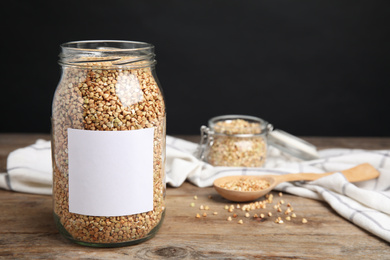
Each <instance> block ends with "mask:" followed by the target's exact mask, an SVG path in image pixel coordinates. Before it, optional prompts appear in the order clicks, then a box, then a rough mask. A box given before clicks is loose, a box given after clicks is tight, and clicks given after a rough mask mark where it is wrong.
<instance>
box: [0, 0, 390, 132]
mask: <svg viewBox="0 0 390 260" xmlns="http://www.w3.org/2000/svg"><path fill="white" fill-rule="evenodd" d="M2 9H3V10H2V13H3V15H2V17H1V20H2V28H3V29H2V58H3V61H5V62H4V63H3V66H2V67H3V69H2V81H1V86H0V88H1V92H0V93H1V94H0V95H1V103H0V109H1V111H2V113H1V119H0V131H1V132H49V131H50V114H51V101H52V97H53V94H54V90H55V87H56V85H57V82H58V80H59V78H60V71H61V70H60V66H59V65H58V64H57V60H58V54H59V51H60V49H59V45H60V44H61V43H63V42H67V41H73V40H97V39H100V40H102V39H111V40H135V41H145V42H149V43H152V44H154V45H155V47H156V55H157V56H156V59H157V61H158V63H157V75H158V77H159V80H160V82H161V85H162V88H163V91H164V95H165V99H166V105H167V131H168V134H198V133H199V127H200V126H201V125H202V124H206V123H207V120H208V119H209V118H210V117H213V116H217V115H223V114H246V115H254V116H258V117H261V118H263V119H265V120H267V121H270V122H271V123H273V124H274V125H275V127H276V128H279V129H283V130H285V131H287V132H290V133H292V134H295V135H307V136H315V135H317V136H319V135H320V136H390V118H389V113H390V102H389V101H390V100H389V97H390V95H389V94H390V91H389V87H390V85H389V83H390V81H389V65H388V64H389V58H390V55H389V52H390V51H389V47H390V44H389V43H390V42H389V25H390V1H388V0H386V1H378V0H367V1H344V0H316V1H313V0H305V1H292V0H291V1H278V0H272V1H260V0H256V1H249V0H248V1H244V0H242V1H238V0H236V1H233V0H218V1H213V0H208V1H203V0H185V1H180V0H177V1H170V0H168V1H150V0H146V1H145V0H144V1H129V0H123V1H115V0H112V1H101V0H96V1H83V0H80V1H73V0H69V1H46V2H45V1H27V0H25V1H7V4H6V5H4V3H3V7H2ZM4 57H5V60H4ZM4 67H5V69H4Z"/></svg>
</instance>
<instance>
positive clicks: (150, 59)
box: [59, 40, 156, 69]
mask: <svg viewBox="0 0 390 260" xmlns="http://www.w3.org/2000/svg"><path fill="white" fill-rule="evenodd" d="M60 47H61V53H60V55H59V57H60V60H59V63H60V65H66V66H77V67H97V68H103V67H104V68H108V69H110V68H112V67H114V68H117V67H125V66H131V67H139V68H141V67H149V66H153V65H154V64H155V63H156V61H155V59H154V57H155V54H154V45H152V44H150V43H146V42H138V41H125V40H86V41H71V42H66V43H63V44H61V45H60Z"/></svg>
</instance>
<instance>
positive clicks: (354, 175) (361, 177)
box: [277, 163, 379, 184]
mask: <svg viewBox="0 0 390 260" xmlns="http://www.w3.org/2000/svg"><path fill="white" fill-rule="evenodd" d="M340 172H341V173H342V174H343V175H344V176H345V178H346V179H347V180H348V181H349V182H359V181H366V180H370V179H374V178H376V177H378V176H379V172H378V171H377V170H376V169H375V168H374V167H373V166H372V165H371V164H369V163H363V164H359V165H357V166H355V167H353V168H350V169H347V170H343V171H340ZM333 173H335V172H326V173H291V174H284V175H278V176H277V183H278V184H279V183H281V182H285V181H314V180H317V179H319V178H322V177H325V176H328V175H331V174H333Z"/></svg>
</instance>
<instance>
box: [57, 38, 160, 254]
mask: <svg viewBox="0 0 390 260" xmlns="http://www.w3.org/2000/svg"><path fill="white" fill-rule="evenodd" d="M154 57H155V55H154V47H153V45H151V44H148V43H142V42H130V41H79V42H69V43H65V44H62V45H61V54H60V61H59V63H60V65H61V66H62V77H61V80H60V82H59V84H58V86H57V89H56V92H55V95H54V99H53V107H52V161H53V200H54V218H55V222H56V225H57V227H58V229H59V231H60V233H61V234H62V235H63V236H65V237H66V238H68V239H70V240H71V241H73V242H76V243H78V244H82V245H87V246H96V247H114V246H124V245H131V244H136V243H140V242H143V241H145V240H147V239H149V238H151V237H152V236H153V235H155V233H156V232H157V230H158V229H159V227H160V226H161V223H162V221H163V218H164V213H165V188H166V187H165V169H164V165H165V135H166V133H165V129H166V127H165V121H166V115H165V104H164V99H163V95H162V91H161V88H160V86H159V82H158V80H157V77H156V74H155V63H156V61H155V59H154Z"/></svg>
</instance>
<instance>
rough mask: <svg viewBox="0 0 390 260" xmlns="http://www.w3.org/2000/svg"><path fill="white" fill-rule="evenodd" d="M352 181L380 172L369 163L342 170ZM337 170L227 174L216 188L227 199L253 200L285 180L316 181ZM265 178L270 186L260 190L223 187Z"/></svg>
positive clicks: (215, 182) (376, 174)
mask: <svg viewBox="0 0 390 260" xmlns="http://www.w3.org/2000/svg"><path fill="white" fill-rule="evenodd" d="M340 172H341V173H342V174H343V175H344V176H345V178H346V179H347V180H348V181H350V182H359V181H366V180H370V179H374V178H377V177H378V176H379V172H378V171H377V170H376V169H375V168H374V167H373V166H372V165H371V164H369V163H363V164H359V165H358V166H356V167H353V168H350V169H347V170H343V171H340ZM333 173H335V172H326V173H292V174H284V175H256V176H254V175H247V176H227V177H221V178H218V179H216V180H215V181H214V188H215V189H216V191H217V192H218V193H219V194H220V195H221V196H222V197H224V198H225V199H228V200H231V201H237V202H244V201H251V200H255V199H258V198H260V197H261V196H264V195H265V194H267V193H269V192H270V191H271V190H272V189H273V188H274V187H275V186H276V185H278V184H279V183H282V182H285V181H314V180H317V179H319V178H322V177H325V176H328V175H331V174H333ZM240 179H241V180H243V179H244V180H250V179H254V180H265V181H268V183H269V187H267V188H265V189H262V190H258V191H236V190H231V189H227V188H222V187H221V186H223V185H224V184H225V183H226V182H230V181H239V180H240Z"/></svg>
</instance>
